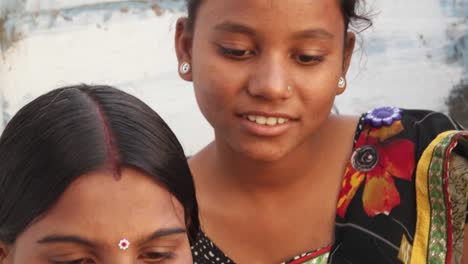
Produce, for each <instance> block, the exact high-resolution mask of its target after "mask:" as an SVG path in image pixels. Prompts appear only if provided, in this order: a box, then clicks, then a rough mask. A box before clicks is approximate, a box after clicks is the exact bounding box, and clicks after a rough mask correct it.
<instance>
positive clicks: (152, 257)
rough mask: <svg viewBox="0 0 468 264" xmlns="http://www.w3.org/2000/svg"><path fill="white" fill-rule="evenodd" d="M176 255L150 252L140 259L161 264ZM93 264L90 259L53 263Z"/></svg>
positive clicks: (56, 263) (55, 263)
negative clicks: (160, 263)
mask: <svg viewBox="0 0 468 264" xmlns="http://www.w3.org/2000/svg"><path fill="white" fill-rule="evenodd" d="M174 257H175V254H174V253H172V252H148V253H145V254H143V255H142V256H141V257H140V259H143V260H146V261H150V262H151V263H159V262H160V261H162V260H167V259H172V258H174ZM85 263H93V262H92V261H91V262H89V259H75V260H71V261H53V264H85Z"/></svg>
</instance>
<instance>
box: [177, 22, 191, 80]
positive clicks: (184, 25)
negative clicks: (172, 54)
mask: <svg viewBox="0 0 468 264" xmlns="http://www.w3.org/2000/svg"><path fill="white" fill-rule="evenodd" d="M192 36H193V34H192V32H191V29H189V27H188V20H187V18H186V17H182V18H179V19H178V20H177V24H176V32H175V49H176V54H177V61H178V65H179V66H178V67H177V71H178V72H179V75H180V77H181V78H182V79H184V80H186V81H192V71H190V72H189V73H186V74H181V73H180V71H179V67H180V65H181V64H182V63H183V62H188V63H190V64H192V39H193V37H192Z"/></svg>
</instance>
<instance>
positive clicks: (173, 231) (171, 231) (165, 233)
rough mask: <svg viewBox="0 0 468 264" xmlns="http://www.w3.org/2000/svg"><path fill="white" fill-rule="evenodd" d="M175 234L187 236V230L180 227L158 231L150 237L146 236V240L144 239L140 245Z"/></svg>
mask: <svg viewBox="0 0 468 264" xmlns="http://www.w3.org/2000/svg"><path fill="white" fill-rule="evenodd" d="M177 234H187V230H186V229H185V228H182V227H175V228H166V229H160V230H157V231H155V232H154V233H152V234H151V235H150V236H148V238H146V239H144V240H143V242H142V243H147V242H150V241H152V240H155V239H158V238H160V237H164V236H170V235H177Z"/></svg>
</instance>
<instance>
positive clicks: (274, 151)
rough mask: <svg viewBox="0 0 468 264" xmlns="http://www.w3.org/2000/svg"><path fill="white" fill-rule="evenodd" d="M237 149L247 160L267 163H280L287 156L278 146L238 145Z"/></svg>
mask: <svg viewBox="0 0 468 264" xmlns="http://www.w3.org/2000/svg"><path fill="white" fill-rule="evenodd" d="M235 149H236V151H237V152H238V153H241V154H242V155H243V156H244V157H245V158H248V159H250V160H254V161H259V162H267V163H268V162H275V161H279V160H281V159H283V158H284V157H285V156H286V155H287V151H286V150H285V149H284V148H281V147H279V146H278V145H277V144H275V145H270V144H255V145H254V146H252V145H250V146H245V145H238V146H237V147H236V148H235Z"/></svg>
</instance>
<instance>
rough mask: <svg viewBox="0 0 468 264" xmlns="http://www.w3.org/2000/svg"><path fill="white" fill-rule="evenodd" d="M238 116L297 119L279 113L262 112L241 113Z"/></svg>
mask: <svg viewBox="0 0 468 264" xmlns="http://www.w3.org/2000/svg"><path fill="white" fill-rule="evenodd" d="M239 115H241V116H264V117H276V118H286V119H289V120H295V119H297V118H294V117H293V116H291V115H289V114H286V113H281V112H262V111H246V112H242V113H240V114H239Z"/></svg>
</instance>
